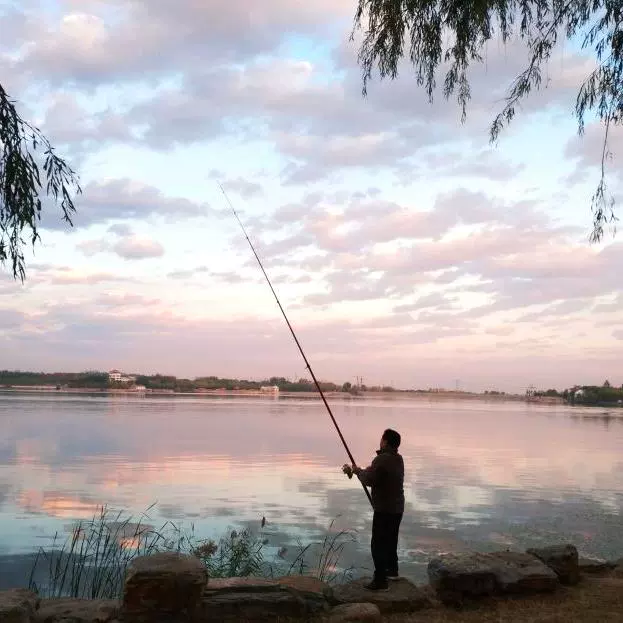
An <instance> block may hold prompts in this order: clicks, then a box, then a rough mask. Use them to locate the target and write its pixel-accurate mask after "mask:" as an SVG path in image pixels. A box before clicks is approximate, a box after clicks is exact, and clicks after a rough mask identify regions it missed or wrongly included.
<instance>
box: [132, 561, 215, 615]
mask: <svg viewBox="0 0 623 623" xmlns="http://www.w3.org/2000/svg"><path fill="white" fill-rule="evenodd" d="M207 580H208V574H207V571H206V568H205V566H204V564H203V563H202V562H201V561H200V560H199V559H197V558H195V557H193V556H186V555H183V554H177V553H174V552H164V553H161V554H155V555H153V556H141V557H139V558H136V559H134V560H133V561H132V563H131V564H130V566H129V567H128V571H127V574H126V580H125V586H124V591H123V619H124V621H126V622H127V623H134V622H136V623H142V622H146V621H149V623H152V622H156V621H160V620H169V619H171V618H172V617H173V618H175V619H176V620H184V619H188V618H190V617H191V616H192V614H193V613H194V612H195V611H196V610H197V609H198V608H199V607H200V606H201V599H202V597H203V593H204V591H205V588H206V583H207Z"/></svg>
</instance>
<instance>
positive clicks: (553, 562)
mask: <svg viewBox="0 0 623 623" xmlns="http://www.w3.org/2000/svg"><path fill="white" fill-rule="evenodd" d="M526 551H527V553H528V554H530V555H532V556H536V557H537V558H538V559H539V560H541V561H542V562H544V563H545V564H546V565H547V566H548V567H549V568H550V569H552V570H553V571H555V572H556V575H557V576H558V578H559V579H560V581H561V582H562V583H563V584H568V585H573V584H577V583H578V582H579V581H580V568H579V566H578V562H579V556H578V550H577V549H576V547H575V545H570V544H567V545H550V546H548V547H533V548H531V549H529V550H526Z"/></svg>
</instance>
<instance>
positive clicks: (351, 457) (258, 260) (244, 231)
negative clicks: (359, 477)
mask: <svg viewBox="0 0 623 623" xmlns="http://www.w3.org/2000/svg"><path fill="white" fill-rule="evenodd" d="M219 188H220V189H221V192H222V193H223V196H224V197H225V200H226V201H227V203H228V204H229V207H230V209H231V211H232V213H233V215H234V216H235V217H236V220H237V221H238V225H240V229H242V233H243V234H244V237H245V238H246V239H247V242H248V243H249V246H250V247H251V251H253V255H255V259H256V260H257V263H258V264H259V267H260V269H261V270H262V273H263V274H264V277H265V278H266V282H267V283H268V285H269V287H270V290H271V292H272V293H273V296H274V297H275V301H277V305H278V306H279V309H280V310H281V313H282V315H283V318H284V320H285V321H286V324H287V325H288V329H290V333H291V334H292V337H293V338H294V341H295V342H296V345H297V346H298V349H299V352H300V353H301V357H303V361H304V362H305V367H306V368H307V369H308V370H309V373H310V374H311V377H312V379H313V381H314V385H315V386H316V389H317V390H318V393H319V394H320V397H321V398H322V402H323V403H324V406H325V407H326V408H327V412H328V413H329V416H330V417H331V421H332V422H333V425H334V426H335V430H336V431H337V434H338V435H339V436H340V440H341V441H342V444H343V445H344V449H345V450H346V453H347V454H348V458H349V459H350V462H351V463H352V464H353V465H356V463H355V459H354V458H353V455H352V454H351V452H350V449H349V447H348V444H347V443H346V439H344V435H342V431H341V430H340V427H339V426H338V424H337V421H336V420H335V417H333V412H332V411H331V407H330V406H329V403H328V402H327V399H326V398H325V395H324V392H323V391H322V388H321V387H320V383H318V380H317V379H316V375H315V374H314V371H313V370H312V367H311V365H310V363H309V361H308V360H307V357H306V356H305V352H304V351H303V347H302V346H301V343H300V342H299V340H298V338H297V337H296V333H295V332H294V329H293V328H292V325H291V324H290V321H289V320H288V316H287V315H286V312H285V310H284V309H283V307H282V305H281V301H280V300H279V297H278V296H277V293H276V292H275V288H273V284H272V283H271V281H270V279H269V278H268V274H267V273H266V271H265V270H264V265H263V264H262V260H260V257H259V255H258V254H257V251H256V250H255V247H254V246H253V243H252V242H251V239H250V238H249V236H248V234H247V230H246V229H245V227H244V225H243V224H242V221H241V220H240V217H239V216H238V213H237V212H236V210H235V208H234V205H233V204H232V202H231V201H230V200H229V197H228V196H227V193H226V192H225V189H224V188H223V186H222V184H220V183H219ZM359 482H361V481H359ZM361 486H362V487H363V490H364V491H365V492H366V496H367V497H368V501H369V502H370V504H372V498H371V497H370V492H369V491H368V488H367V487H366V486H365V485H364V484H363V482H362V483H361Z"/></svg>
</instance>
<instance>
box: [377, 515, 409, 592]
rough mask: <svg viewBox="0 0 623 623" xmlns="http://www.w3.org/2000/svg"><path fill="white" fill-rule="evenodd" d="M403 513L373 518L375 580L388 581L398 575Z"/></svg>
mask: <svg viewBox="0 0 623 623" xmlns="http://www.w3.org/2000/svg"><path fill="white" fill-rule="evenodd" d="M401 521H402V513H400V514H398V513H379V512H377V511H374V516H373V518H372V542H371V543H370V547H371V549H372V560H373V561H374V578H375V579H376V580H379V581H381V582H385V581H387V576H388V575H398V532H399V530H400V522H401Z"/></svg>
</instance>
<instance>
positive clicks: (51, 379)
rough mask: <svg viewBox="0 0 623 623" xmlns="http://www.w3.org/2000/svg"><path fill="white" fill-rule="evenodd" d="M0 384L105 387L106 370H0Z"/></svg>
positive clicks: (106, 379)
mask: <svg viewBox="0 0 623 623" xmlns="http://www.w3.org/2000/svg"><path fill="white" fill-rule="evenodd" d="M0 385H4V386H13V385H27V386H35V385H56V386H57V387H71V388H89V389H107V388H108V374H107V373H106V372H97V371H87V372H49V373H46V372H22V371H20V370H0Z"/></svg>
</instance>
